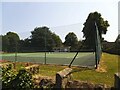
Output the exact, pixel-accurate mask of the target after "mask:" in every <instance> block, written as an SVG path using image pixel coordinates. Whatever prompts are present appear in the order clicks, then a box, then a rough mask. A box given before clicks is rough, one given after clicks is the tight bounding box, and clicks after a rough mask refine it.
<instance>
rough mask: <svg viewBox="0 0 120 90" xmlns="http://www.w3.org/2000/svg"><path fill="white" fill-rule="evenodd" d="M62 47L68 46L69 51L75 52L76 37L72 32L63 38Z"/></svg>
mask: <svg viewBox="0 0 120 90" xmlns="http://www.w3.org/2000/svg"><path fill="white" fill-rule="evenodd" d="M64 45H65V46H69V47H70V49H71V50H75V49H76V48H77V45H78V38H77V36H76V35H75V34H74V33H73V32H70V33H68V34H67V35H66V37H65V42H64Z"/></svg>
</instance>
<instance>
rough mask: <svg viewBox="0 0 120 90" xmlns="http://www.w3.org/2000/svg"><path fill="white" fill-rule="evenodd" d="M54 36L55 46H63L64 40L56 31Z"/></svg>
mask: <svg viewBox="0 0 120 90" xmlns="http://www.w3.org/2000/svg"><path fill="white" fill-rule="evenodd" d="M52 38H53V40H54V43H55V47H61V46H62V40H61V39H60V37H59V36H58V35H56V34H55V33H52Z"/></svg>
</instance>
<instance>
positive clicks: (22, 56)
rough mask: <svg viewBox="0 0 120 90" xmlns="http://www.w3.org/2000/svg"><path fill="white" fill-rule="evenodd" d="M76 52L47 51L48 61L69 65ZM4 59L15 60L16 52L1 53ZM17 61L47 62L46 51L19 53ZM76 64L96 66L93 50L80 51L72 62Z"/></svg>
mask: <svg viewBox="0 0 120 90" xmlns="http://www.w3.org/2000/svg"><path fill="white" fill-rule="evenodd" d="M75 54H76V53H71V52H47V53H46V63H47V64H57V65H69V64H70V62H71V60H72V59H73V57H74V55H75ZM1 56H2V60H8V61H15V53H10V54H1ZM16 60H17V62H33V63H42V64H44V63H45V53H44V52H41V53H17V59H16ZM72 65H76V66H94V65H95V54H94V53H93V52H79V54H78V55H77V57H76V59H75V60H74V62H73V63H72Z"/></svg>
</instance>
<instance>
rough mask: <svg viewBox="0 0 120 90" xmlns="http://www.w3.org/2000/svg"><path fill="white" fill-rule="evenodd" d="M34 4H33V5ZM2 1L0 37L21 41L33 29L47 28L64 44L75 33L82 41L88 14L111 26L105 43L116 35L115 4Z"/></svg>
mask: <svg viewBox="0 0 120 90" xmlns="http://www.w3.org/2000/svg"><path fill="white" fill-rule="evenodd" d="M35 1H36V2H35ZM35 1H34V2H33V1H31V0H27V1H26V2H23V1H22V2H19V1H18V0H11V1H10V0H4V1H3V0H2V2H1V3H0V12H1V13H2V14H0V20H1V22H0V27H2V28H0V34H6V33H7V32H9V31H13V32H16V33H18V34H19V36H20V38H21V39H24V38H28V37H29V36H30V35H31V34H30V32H31V31H33V30H34V28H36V27H41V26H47V27H49V28H50V30H51V31H52V32H55V33H56V34H57V35H59V36H60V38H61V39H62V41H64V38H65V36H66V35H67V34H68V33H69V32H74V33H75V34H76V35H77V37H78V39H79V40H81V39H82V35H83V33H82V32H81V31H82V29H83V23H84V22H85V21H86V19H87V17H88V15H89V13H91V12H95V11H97V12H99V13H101V15H102V17H103V18H104V19H105V20H107V21H108V22H109V24H110V27H109V28H108V32H107V34H106V35H103V37H104V38H105V40H107V41H110V42H113V41H115V39H116V38H117V35H118V1H117V0H106V1H103V0H101V1H99V0H98V1H95V0H91V2H90V1H87V0H84V1H82V0H81V1H80V2H77V1H76V0H75V1H73V0H69V1H68V0H67V1H66V2H65V1H59V2H56V1H52V2H50V1H49V2H48V1H47V0H45V2H44V1H43V0H41V1H39V2H38V0H35Z"/></svg>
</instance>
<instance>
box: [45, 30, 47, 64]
mask: <svg viewBox="0 0 120 90" xmlns="http://www.w3.org/2000/svg"><path fill="white" fill-rule="evenodd" d="M46 34H47V32H46V30H45V64H46Z"/></svg>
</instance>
